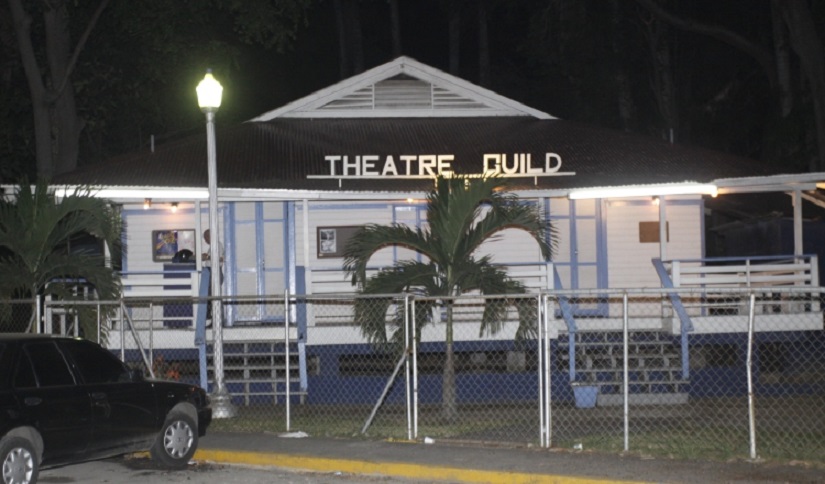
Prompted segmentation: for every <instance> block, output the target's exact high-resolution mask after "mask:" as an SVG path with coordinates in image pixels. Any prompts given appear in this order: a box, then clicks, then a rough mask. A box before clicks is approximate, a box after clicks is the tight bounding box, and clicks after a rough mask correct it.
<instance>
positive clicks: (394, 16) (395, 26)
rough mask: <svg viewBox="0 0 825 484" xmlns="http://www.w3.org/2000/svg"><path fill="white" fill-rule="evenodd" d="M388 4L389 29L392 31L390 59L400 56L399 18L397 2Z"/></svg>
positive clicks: (392, 0) (391, 1) (393, 1)
mask: <svg viewBox="0 0 825 484" xmlns="http://www.w3.org/2000/svg"><path fill="white" fill-rule="evenodd" d="M389 2H390V28H391V29H392V32H391V33H392V57H393V59H395V58H396V57H400V56H401V16H400V14H399V13H398V0H389Z"/></svg>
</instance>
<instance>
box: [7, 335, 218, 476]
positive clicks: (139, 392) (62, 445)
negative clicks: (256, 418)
mask: <svg viewBox="0 0 825 484" xmlns="http://www.w3.org/2000/svg"><path fill="white" fill-rule="evenodd" d="M0 369H2V370H0V463H2V476H3V483H4V484H10V483H34V482H36V481H37V476H38V473H39V470H40V467H41V465H42V466H54V465H64V464H70V463H75V462H80V461H85V460H90V459H97V458H103V457H111V456H115V455H119V454H125V453H129V452H136V451H144V450H149V453H150V455H151V457H152V458H153V459H154V460H156V461H157V462H159V463H160V464H161V465H162V466H164V467H167V468H179V467H183V466H185V465H186V464H187V462H189V459H191V457H192V455H193V454H194V453H195V450H196V449H197V446H198V438H199V437H202V436H203V435H205V433H206V428H207V426H209V423H210V422H211V421H212V407H211V406H210V404H209V399H208V397H207V395H206V392H204V390H203V389H202V388H200V387H197V386H194V385H187V384H184V383H177V382H170V381H160V380H152V379H147V378H144V377H143V374H142V372H140V371H137V370H130V369H129V368H128V367H127V366H126V365H124V364H123V363H122V362H121V361H120V360H119V359H118V358H117V357H116V356H115V355H113V354H112V353H110V352H109V351H107V350H105V349H104V348H102V347H100V346H99V345H97V344H95V343H92V342H90V341H86V340H82V339H75V338H67V337H55V336H46V335H25V334H14V335H11V334H7V335H0Z"/></svg>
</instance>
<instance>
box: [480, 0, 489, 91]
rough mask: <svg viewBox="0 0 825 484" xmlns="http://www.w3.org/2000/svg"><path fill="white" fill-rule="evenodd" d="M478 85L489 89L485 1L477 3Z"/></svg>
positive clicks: (481, 0)
mask: <svg viewBox="0 0 825 484" xmlns="http://www.w3.org/2000/svg"><path fill="white" fill-rule="evenodd" d="M478 83H479V85H481V86H483V87H490V36H489V35H488V33H487V0H480V1H479V2H478Z"/></svg>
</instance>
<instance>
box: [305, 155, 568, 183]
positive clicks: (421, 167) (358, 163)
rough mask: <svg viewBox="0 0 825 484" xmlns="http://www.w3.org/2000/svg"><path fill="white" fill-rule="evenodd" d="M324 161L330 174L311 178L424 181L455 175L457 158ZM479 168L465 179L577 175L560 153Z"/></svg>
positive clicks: (488, 159)
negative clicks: (563, 168) (564, 166)
mask: <svg viewBox="0 0 825 484" xmlns="http://www.w3.org/2000/svg"><path fill="white" fill-rule="evenodd" d="M324 160H325V161H326V162H327V164H328V165H327V166H328V167H329V172H328V173H327V174H324V175H308V176H307V178H327V179H329V178H332V179H338V180H341V179H348V178H349V179H377V178H381V179H388V178H390V179H391V178H399V179H421V178H433V177H435V176H439V175H441V176H450V175H452V174H455V172H454V171H453V167H452V163H453V161H454V160H455V155H398V156H393V155H388V156H379V155H327V156H324ZM479 168H480V171H479V172H478V173H462V175H477V176H501V177H529V178H532V177H544V176H572V175H575V174H576V173H575V172H563V171H561V156H559V155H558V154H556V153H545V154H544V156H543V157H541V156H539V157H536V159H534V158H533V156H532V154H531V153H513V154H503V153H490V154H484V155H483V157H482V160H481V166H480V167H479Z"/></svg>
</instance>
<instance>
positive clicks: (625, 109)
mask: <svg viewBox="0 0 825 484" xmlns="http://www.w3.org/2000/svg"><path fill="white" fill-rule="evenodd" d="M611 7H612V15H613V18H612V24H613V42H612V47H613V56H614V58H615V62H616V72H615V76H616V97H617V104H618V108H619V120H620V121H621V123H622V129H623V130H624V131H626V132H630V131H632V130H633V119H634V117H635V111H636V110H635V107H634V103H633V95H632V91H631V89H630V76H629V75H628V73H627V63H626V58H625V55H624V35H622V25H621V13H620V11H619V1H618V0H612V1H611Z"/></svg>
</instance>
